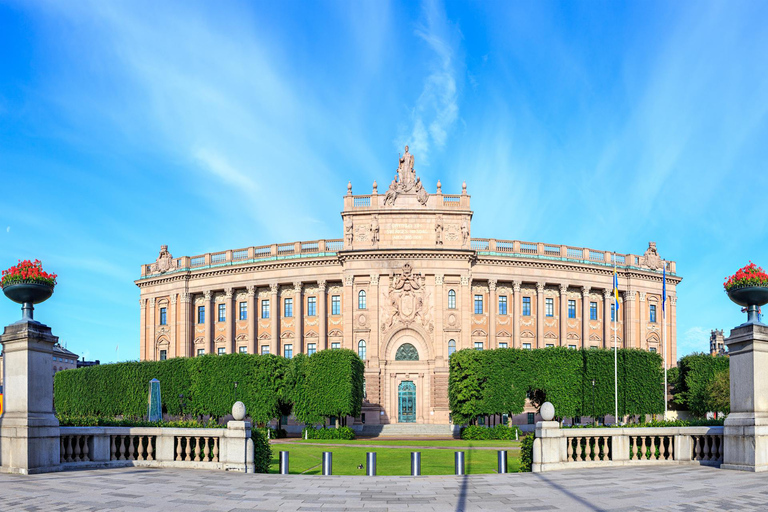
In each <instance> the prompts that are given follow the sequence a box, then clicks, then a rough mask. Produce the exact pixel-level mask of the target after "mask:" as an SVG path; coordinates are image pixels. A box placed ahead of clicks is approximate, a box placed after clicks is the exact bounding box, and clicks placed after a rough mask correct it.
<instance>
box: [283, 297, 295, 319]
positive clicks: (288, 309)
mask: <svg viewBox="0 0 768 512" xmlns="http://www.w3.org/2000/svg"><path fill="white" fill-rule="evenodd" d="M283 316H284V317H285V318H291V317H292V316H293V299H284V300H283Z"/></svg>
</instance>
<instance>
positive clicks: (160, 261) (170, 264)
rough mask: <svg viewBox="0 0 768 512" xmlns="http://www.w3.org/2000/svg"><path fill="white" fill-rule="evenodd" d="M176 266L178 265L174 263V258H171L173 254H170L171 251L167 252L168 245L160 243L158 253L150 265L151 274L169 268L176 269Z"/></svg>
mask: <svg viewBox="0 0 768 512" xmlns="http://www.w3.org/2000/svg"><path fill="white" fill-rule="evenodd" d="M177 268H178V265H177V263H176V260H175V259H173V256H172V255H171V253H170V252H168V246H167V245H161V246H160V255H159V256H158V257H157V260H155V262H154V263H153V264H152V265H151V266H150V271H151V272H152V273H153V274H154V273H155V272H159V273H161V274H164V273H166V272H168V271H169V270H176V269H177Z"/></svg>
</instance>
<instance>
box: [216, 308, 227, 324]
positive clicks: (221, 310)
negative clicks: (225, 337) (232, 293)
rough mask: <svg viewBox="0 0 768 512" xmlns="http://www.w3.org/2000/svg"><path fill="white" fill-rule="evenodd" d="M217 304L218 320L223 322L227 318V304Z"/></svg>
mask: <svg viewBox="0 0 768 512" xmlns="http://www.w3.org/2000/svg"><path fill="white" fill-rule="evenodd" d="M218 306H219V322H224V321H226V319H227V305H226V304H218Z"/></svg>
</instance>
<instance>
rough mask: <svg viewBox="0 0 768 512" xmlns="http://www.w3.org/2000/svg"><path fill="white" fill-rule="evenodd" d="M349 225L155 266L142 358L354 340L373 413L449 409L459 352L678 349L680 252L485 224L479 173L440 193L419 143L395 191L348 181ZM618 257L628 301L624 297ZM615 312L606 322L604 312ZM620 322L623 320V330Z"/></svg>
mask: <svg viewBox="0 0 768 512" xmlns="http://www.w3.org/2000/svg"><path fill="white" fill-rule="evenodd" d="M341 217H342V224H343V238H342V239H334V240H316V241H311V242H294V243H287V244H272V245H265V246H259V247H247V248H244V249H236V250H227V251H222V252H218V253H209V254H203V255H199V256H191V257H186V256H185V257H181V258H174V257H173V256H172V255H171V254H170V253H169V252H168V247H167V246H163V247H162V248H161V251H160V255H159V257H158V258H157V260H156V261H155V262H154V263H150V264H146V265H142V268H141V277H140V278H139V279H138V280H137V281H136V285H137V286H138V287H139V289H140V292H141V298H140V306H141V316H140V318H141V320H140V325H141V330H140V333H141V334H140V345H141V351H140V352H141V354H140V357H141V359H142V360H158V359H165V358H171V357H193V356H197V355H202V354H210V353H213V354H229V353H234V352H241V353H250V354H252V353H261V354H265V353H270V354H280V355H284V356H286V357H292V356H293V355H294V354H297V353H305V354H312V353H314V352H316V351H319V350H327V349H334V348H347V349H351V350H354V351H356V352H357V353H358V354H359V355H360V357H361V358H363V359H364V360H365V368H366V369H365V383H366V401H365V403H364V408H363V411H364V413H365V415H366V419H367V423H368V424H376V423H394V422H415V423H438V424H447V423H448V422H449V408H448V358H449V356H450V354H451V353H453V351H455V350H460V349H466V348H473V349H478V350H480V349H483V350H484V349H496V348H509V347H516V348H524V349H537V348H545V347H551V346H562V347H570V348H574V349H581V348H586V349H589V348H609V347H612V346H613V344H614V338H615V341H616V342H617V343H618V346H619V347H627V348H638V349H643V350H651V351H657V352H659V353H661V352H662V350H663V347H662V339H663V336H662V324H663V322H662V297H661V295H662V265H666V268H667V274H666V275H667V287H666V290H667V295H668V300H667V302H666V328H667V335H666V340H667V345H668V346H667V350H668V354H667V355H668V357H667V359H668V361H670V364H671V365H672V364H674V361H676V356H677V354H676V332H677V329H676V320H675V318H676V302H677V295H676V292H675V290H676V286H677V284H678V283H679V282H680V281H681V278H680V277H679V276H678V275H677V274H676V268H675V262H673V261H666V262H665V261H663V260H662V259H661V258H660V257H659V255H658V253H657V251H656V246H655V244H654V243H651V244H649V247H648V250H646V251H645V253H644V254H643V255H634V254H617V255H614V254H612V253H610V252H605V251H596V250H592V249H587V248H581V247H570V246H566V245H552V244H545V243H535V242H521V241H517V240H498V239H493V238H491V239H489V238H475V237H472V236H471V235H472V231H471V225H472V217H473V211H472V209H471V208H470V196H469V195H468V194H467V187H466V184H463V185H462V190H461V193H460V194H456V195H448V194H443V192H442V186H441V183H440V182H439V181H438V183H437V190H436V193H434V194H430V193H428V192H427V191H426V190H425V188H424V186H423V184H422V182H421V180H420V179H419V178H418V177H416V174H415V171H414V165H413V156H412V155H411V154H410V153H409V152H408V148H407V147H406V152H405V154H404V155H403V156H402V157H400V161H399V166H398V170H397V176H395V179H393V180H392V182H391V183H390V184H389V186H388V188H387V190H385V191H384V193H379V191H378V186H377V184H376V183H375V182H374V184H373V191H372V193H371V194H366V195H353V193H352V184H351V183H350V184H349V185H347V194H346V196H344V208H343V211H342V213H341ZM614 264H615V266H616V268H617V271H618V282H619V290H620V297H619V306H620V307H619V315H618V318H615V321H612V320H614V317H615V316H616V315H615V314H614V309H613V302H614V298H613V293H612V288H613V286H612V283H613V272H614ZM606 320H607V321H606ZM614 328H615V329H614Z"/></svg>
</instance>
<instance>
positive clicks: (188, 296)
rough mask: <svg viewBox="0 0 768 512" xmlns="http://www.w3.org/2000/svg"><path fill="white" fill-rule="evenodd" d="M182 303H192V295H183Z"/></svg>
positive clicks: (186, 293) (185, 293) (187, 293)
mask: <svg viewBox="0 0 768 512" xmlns="http://www.w3.org/2000/svg"><path fill="white" fill-rule="evenodd" d="M181 302H185V303H189V302H192V294H190V293H189V292H184V293H182V294H181Z"/></svg>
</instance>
